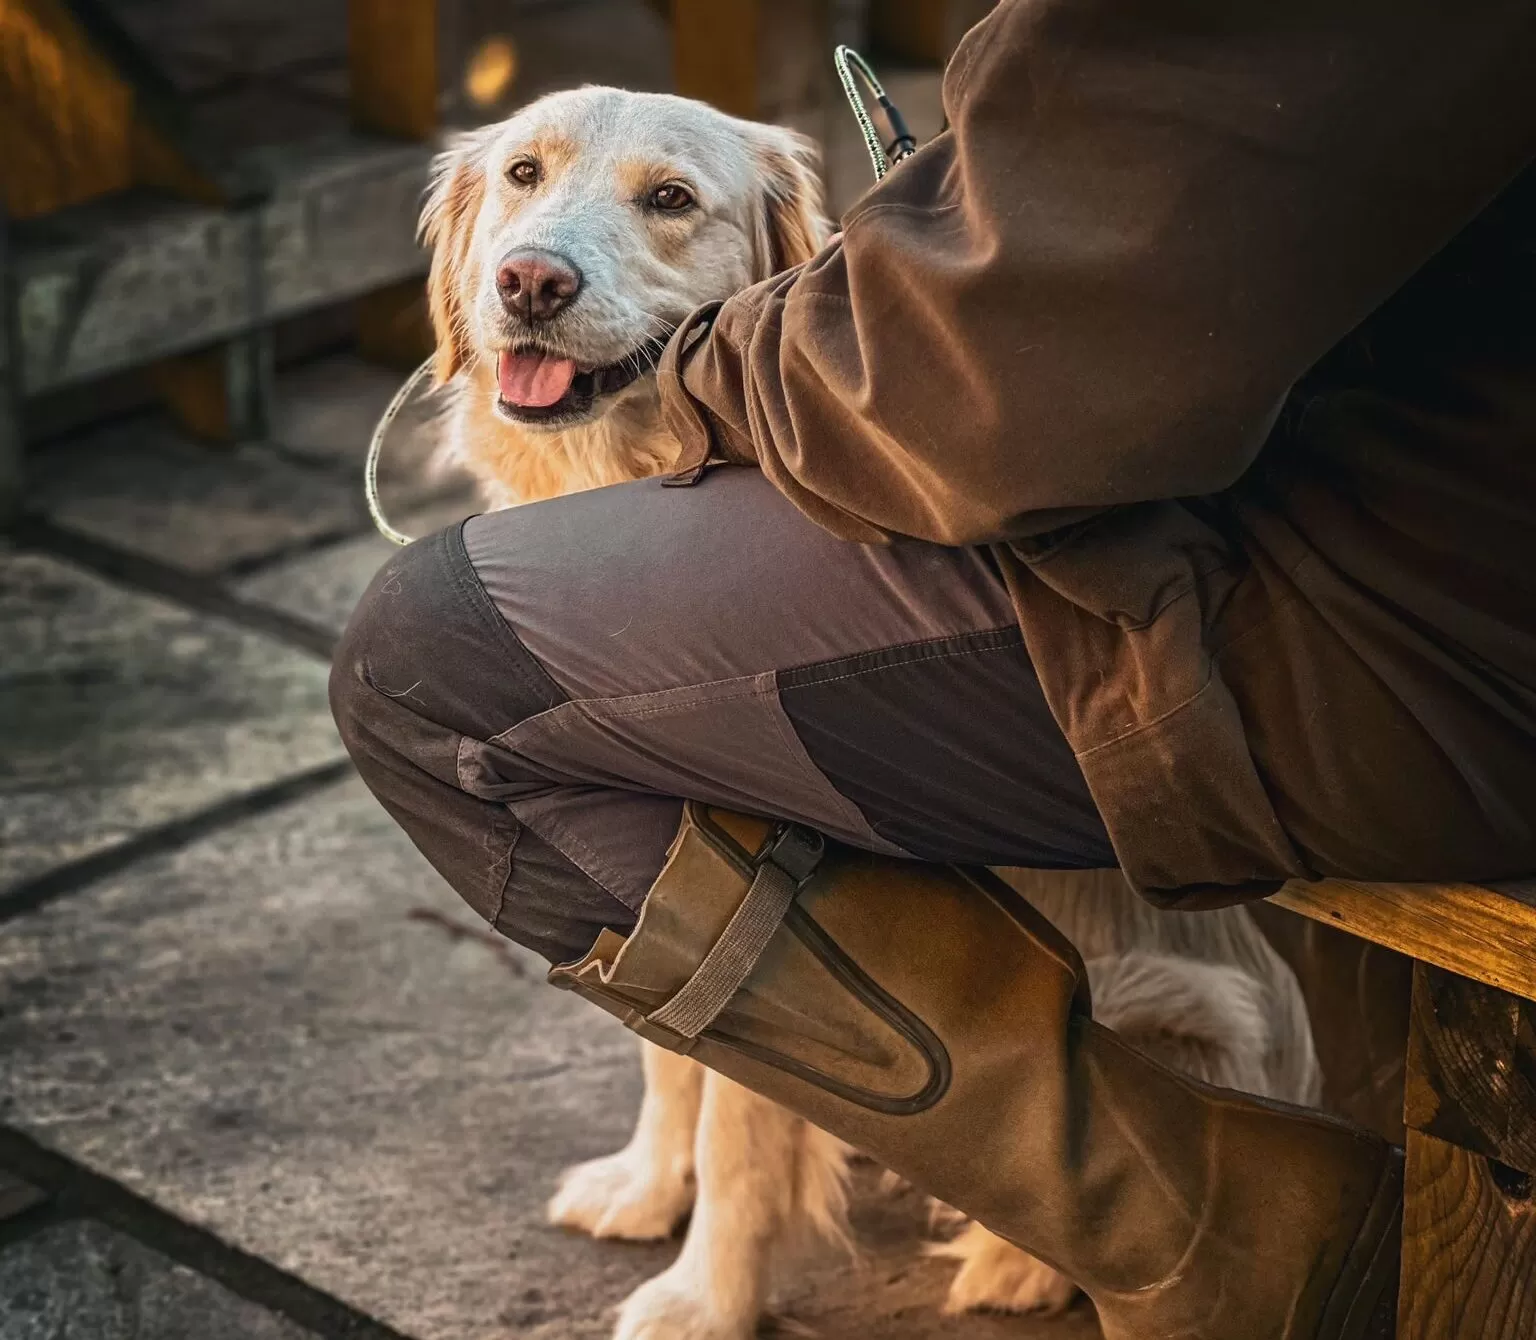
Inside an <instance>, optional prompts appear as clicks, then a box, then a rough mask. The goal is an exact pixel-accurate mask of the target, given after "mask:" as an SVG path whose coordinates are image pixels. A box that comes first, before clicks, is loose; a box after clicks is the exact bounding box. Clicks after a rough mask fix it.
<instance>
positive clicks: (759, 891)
mask: <svg viewBox="0 0 1536 1340" xmlns="http://www.w3.org/2000/svg"><path fill="white" fill-rule="evenodd" d="M791 844H794V845H791ZM780 852H782V853H783V856H782V857H781V859H784V858H787V859H786V864H788V865H789V866H790V867H791V868H792V869H793V873H791V870H789V869H786V868H785V866H784V865H781V864H780V863H779V861H778V860H776V859H774V855H777V854H779V853H780ZM820 859H821V839H820V836H819V835H818V834H812V833H808V832H807V831H806V830H804V829H796V828H791V829H789V830H788V831H786V833H785V834H784V837H783V838H782V839H781V841H780V844H779V847H778V848H777V850H776V852H775V853H774V854H771V855H770V856H769V857H768V859H766V860H764V861H763V863H762V864H761V865H759V866H758V868H757V874H756V875H755V876H753V879H752V884H751V887H750V888H748V889H747V896H746V897H745V898H743V899H742V900H741V906H740V907H738V908H737V909H736V912H735V915H733V916H732V917H731V919H730V921H729V922H727V923H726V927H725V929H724V930H723V931H722V932H721V933H720V938H719V939H718V940H716V941H715V943H714V944H713V945H712V946H711V947H710V950H709V952H708V953H707V954H705V955H704V958H703V960H702V961H701V962H700V964H699V966H698V968H697V969H695V971H694V974H693V976H692V977H690V978H689V979H688V980H687V981H686V982H684V983H683V985H682V987H681V989H680V990H679V991H678V993H677V994H676V995H675V996H673V997H672V999H671V1000H669V1001H668V1002H667V1003H666V1004H665V1005H662V1006H660V1007H659V1008H658V1009H656V1010H653V1011H652V1012H651V1013H650V1014H649V1015H647V1016H646V1022H647V1023H650V1024H655V1025H656V1026H658V1027H660V1028H664V1029H666V1030H667V1031H668V1032H671V1033H675V1034H677V1035H678V1036H679V1037H685V1038H696V1037H698V1036H699V1034H700V1033H702V1032H703V1031H704V1030H705V1029H706V1028H708V1027H709V1026H710V1024H712V1023H714V1021H715V1020H716V1018H718V1017H719V1014H720V1011H721V1010H723V1009H724V1008H725V1007H726V1006H727V1005H728V1004H730V1001H731V997H732V996H734V995H735V994H736V993H737V992H738V991H739V990H740V989H741V986H742V983H743V982H745V981H746V980H747V977H748V976H749V975H750V974H751V972H752V969H753V968H755V967H756V966H757V961H758V959H760V958H762V956H763V951H764V950H765V949H767V948H768V941H769V940H771V939H773V934H774V932H775V931H776V930H778V928H779V926H780V924H781V923H782V922H783V920H784V914H785V913H786V912H788V911H789V907H790V904H791V903H793V902H794V901H795V895H796V894H797V893H798V892H799V891H800V887H801V885H802V884H804V883H805V881H806V880H807V879H808V878H809V877H810V874H811V871H812V870H814V869H815V866H816V863H817V862H818V861H819V860H820Z"/></svg>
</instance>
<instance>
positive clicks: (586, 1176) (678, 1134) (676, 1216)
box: [549, 1043, 704, 1241]
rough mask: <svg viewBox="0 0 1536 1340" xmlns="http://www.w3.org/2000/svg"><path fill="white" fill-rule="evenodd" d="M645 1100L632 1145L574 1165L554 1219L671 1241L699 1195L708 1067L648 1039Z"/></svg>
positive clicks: (609, 1234) (602, 1234)
mask: <svg viewBox="0 0 1536 1340" xmlns="http://www.w3.org/2000/svg"><path fill="white" fill-rule="evenodd" d="M641 1061H642V1064H643V1065H644V1067H645V1099H644V1101H643V1102H642V1103H641V1104H640V1119H639V1120H638V1121H637V1122H636V1123H635V1132H634V1134H633V1135H632V1136H630V1139H629V1143H628V1144H627V1145H625V1146H624V1148H623V1149H621V1150H619V1152H618V1153H617V1154H610V1155H608V1156H607V1157H606V1158H600V1159H593V1160H592V1161H591V1162H590V1163H581V1164H578V1165H577V1166H576V1167H574V1168H569V1169H567V1170H566V1172H565V1174H564V1176H562V1177H561V1179H560V1187H559V1190H558V1191H556V1193H555V1196H554V1199H553V1200H551V1201H550V1203H549V1221H550V1223H552V1224H558V1225H560V1226H561V1227H563V1228H574V1229H579V1230H580V1231H581V1232H583V1233H590V1234H591V1235H592V1236H593V1237H595V1238H628V1239H631V1240H634V1241H647V1240H651V1239H656V1238H666V1237H670V1236H671V1235H672V1232H673V1230H674V1229H676V1227H677V1226H678V1224H680V1223H681V1222H682V1220H683V1216H684V1215H686V1214H687V1213H688V1210H689V1208H690V1207H691V1206H692V1204H693V1197H694V1175H693V1169H694V1164H693V1160H694V1139H695V1135H696V1133H697V1131H698V1126H699V1109H700V1104H701V1103H702V1101H703V1096H704V1068H703V1067H702V1066H700V1065H699V1064H698V1062H696V1061H690V1060H689V1059H688V1058H687V1057H686V1056H678V1055H676V1054H674V1053H672V1052H669V1051H665V1050H663V1049H662V1048H660V1047H654V1046H652V1045H651V1044H650V1043H642V1044H641Z"/></svg>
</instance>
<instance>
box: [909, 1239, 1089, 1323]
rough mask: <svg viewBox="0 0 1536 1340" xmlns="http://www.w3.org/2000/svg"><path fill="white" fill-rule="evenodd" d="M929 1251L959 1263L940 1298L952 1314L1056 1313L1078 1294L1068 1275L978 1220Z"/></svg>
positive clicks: (946, 1311)
mask: <svg viewBox="0 0 1536 1340" xmlns="http://www.w3.org/2000/svg"><path fill="white" fill-rule="evenodd" d="M930 1250H931V1251H932V1254H933V1255H935V1256H947V1257H950V1258H951V1259H953V1260H956V1261H959V1262H960V1270H959V1273H958V1274H957V1275H956V1276H955V1278H954V1281H953V1282H952V1283H951V1284H950V1286H949V1297H948V1298H947V1299H946V1300H945V1302H944V1311H945V1313H947V1314H948V1315H950V1316H954V1315H956V1314H958V1313H962V1312H1039V1313H1044V1314H1045V1315H1047V1316H1054V1315H1056V1314H1058V1313H1062V1312H1065V1311H1066V1310H1067V1309H1068V1308H1069V1307H1071V1306H1072V1301H1073V1299H1075V1298H1076V1297H1077V1286H1076V1285H1075V1284H1073V1283H1072V1281H1071V1280H1069V1279H1067V1278H1066V1277H1065V1276H1064V1275H1060V1274H1058V1273H1057V1272H1056V1271H1054V1270H1052V1269H1051V1267H1050V1266H1048V1265H1046V1264H1045V1263H1044V1262H1043V1261H1037V1260H1035V1258H1034V1257H1033V1256H1031V1255H1030V1254H1029V1253H1028V1252H1025V1251H1021V1250H1020V1249H1019V1248H1017V1247H1015V1246H1014V1245H1013V1244H1012V1243H1010V1242H1004V1241H1003V1239H1002V1238H1000V1237H998V1236H997V1235H996V1234H993V1233H989V1232H988V1231H987V1230H986V1229H984V1228H983V1227H982V1226H981V1225H980V1224H968V1225H967V1226H966V1228H965V1230H964V1231H963V1232H962V1233H961V1234H960V1236H959V1237H957V1238H955V1239H954V1241H952V1242H944V1243H937V1244H935V1245H934V1246H933V1247H932V1248H931V1249H930Z"/></svg>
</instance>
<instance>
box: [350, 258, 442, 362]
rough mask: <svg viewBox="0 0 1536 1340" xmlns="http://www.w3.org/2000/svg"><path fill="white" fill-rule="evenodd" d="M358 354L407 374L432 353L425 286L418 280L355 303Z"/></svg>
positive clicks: (368, 294)
mask: <svg viewBox="0 0 1536 1340" xmlns="http://www.w3.org/2000/svg"><path fill="white" fill-rule="evenodd" d="M357 331H358V352H359V353H361V354H362V356H363V357H364V358H366V359H368V360H369V362H372V363H378V364H380V365H382V366H383V367H387V368H394V369H395V370H396V371H398V372H409V371H410V370H411V369H412V368H414V367H415V366H416V365H417V364H418V363H420V362H421V361H422V359H424V358H425V357H426V356H427V355H428V354H430V353H431V352H432V343H433V341H432V322H431V320H430V319H429V318H428V316H427V290H426V285H425V284H423V283H422V281H421V280H419V279H408V280H406V281H405V282H404V283H402V284H391V285H390V286H389V287H388V288H381V289H376V290H375V291H374V292H372V293H367V294H364V295H363V297H361V298H359V299H358V303H357Z"/></svg>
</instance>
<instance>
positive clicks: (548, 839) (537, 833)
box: [498, 805, 635, 915]
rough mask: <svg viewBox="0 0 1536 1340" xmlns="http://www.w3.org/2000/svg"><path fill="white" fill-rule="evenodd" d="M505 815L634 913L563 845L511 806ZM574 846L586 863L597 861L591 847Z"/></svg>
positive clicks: (582, 843) (577, 843)
mask: <svg viewBox="0 0 1536 1340" xmlns="http://www.w3.org/2000/svg"><path fill="white" fill-rule="evenodd" d="M507 813H508V814H510V815H511V816H512V817H513V819H514V820H516V822H517V825H518V828H519V830H521V829H524V828H526V829H527V830H528V831H529V832H530V833H532V834H533V835H534V837H536V838H538V839H539V841H540V842H544V843H547V844H548V845H549V846H551V847H553V848H554V849H555V850H556V851H557V852H559V853H560V855H561V856H563V857H565V859H566V860H567V861H569V862H570V863H571V864H572V865H573V866H574V867H575V868H576V869H577V870H579V871H580V872H581V873H582V874H583V875H585V876H586V877H587V878H588V879H590V880H591V881H592V882H593V883H594V884H596V885H597V887H598V888H600V889H601V890H602V891H603V892H604V893H606V894H607V895H608V896H609V897H610V898H612V899H613V901H614V902H616V903H617V904H618V905H619V906H620V907H622V908H623V909H624V910H625V911H626V912H629V913H633V912H634V910H635V909H634V908H632V907H631V906H630V905H629V904H628V903H626V902H625V901H624V900H623V899H622V898H620V897H619V895H618V894H616V893H615V892H614V891H613V890H612V889H610V888H609V887H608V885H607V884H606V883H605V882H604V881H603V880H601V879H599V878H598V877H597V876H596V875H594V874H593V873H592V871H591V869H590V867H589V866H588V865H587V864H586V863H585V862H583V861H581V860H579V859H578V858H577V857H575V856H573V855H572V854H571V853H570V852H569V851H567V850H566V846H565V844H562V843H561V842H557V841H556V840H555V839H554V838H553V837H552V836H550V834H549V833H548V832H546V831H544V830H542V829H541V828H540V827H538V826H537V825H535V824H531V823H529V822H528V820H527V819H526V818H524V817H523V816H522V815H519V814H518V812H517V811H516V810H515V809H514V808H513V807H512V806H511V805H508V806H507ZM575 845H576V846H578V847H580V848H581V850H582V851H584V852H586V854H587V860H588V861H592V860H596V859H597V853H596V852H594V851H593V850H592V848H591V847H589V846H587V844H586V843H585V842H581V841H580V840H579V839H578V840H577V841H576V843H575ZM508 874H509V879H508V883H510V882H511V880H510V871H509V872H508ZM498 915H499V911H498Z"/></svg>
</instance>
